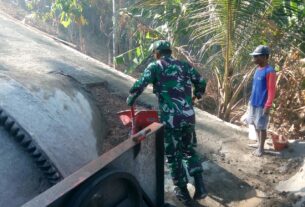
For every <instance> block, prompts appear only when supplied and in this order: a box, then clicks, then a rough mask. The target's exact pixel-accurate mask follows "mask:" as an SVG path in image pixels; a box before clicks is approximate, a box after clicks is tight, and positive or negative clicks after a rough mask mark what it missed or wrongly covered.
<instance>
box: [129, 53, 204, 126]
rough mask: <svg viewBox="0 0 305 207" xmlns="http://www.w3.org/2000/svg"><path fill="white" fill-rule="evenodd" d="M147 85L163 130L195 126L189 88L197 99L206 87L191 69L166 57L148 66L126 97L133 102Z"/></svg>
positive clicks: (198, 75) (189, 66)
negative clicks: (155, 101) (152, 95)
mask: <svg viewBox="0 0 305 207" xmlns="http://www.w3.org/2000/svg"><path fill="white" fill-rule="evenodd" d="M150 83H151V84H153V88H154V90H153V91H154V93H155V94H156V95H157V97H158V100H159V110H160V119H161V120H160V121H161V122H162V123H163V124H165V125H166V127H170V128H176V127H182V126H185V125H189V124H195V112H194V109H193V105H192V84H193V85H194V90H193V94H194V95H195V96H197V97H198V96H200V95H202V94H203V93H204V92H205V87H206V82H205V80H204V79H203V78H202V77H201V75H200V74H199V73H198V72H197V71H196V70H195V68H193V67H192V66H191V65H189V64H188V63H186V62H182V61H178V60H175V59H174V58H172V57H170V56H168V57H162V58H161V59H160V60H157V61H155V62H153V63H151V64H149V65H148V67H147V68H146V69H145V70H144V73H143V74H142V75H141V77H140V78H139V79H138V80H137V81H136V82H135V84H134V85H133V86H132V88H131V89H130V94H132V95H133V97H134V99H136V98H137V97H138V96H139V95H140V94H141V93H142V92H143V90H144V88H145V87H146V86H147V85H148V84H150Z"/></svg>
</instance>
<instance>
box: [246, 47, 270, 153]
mask: <svg viewBox="0 0 305 207" xmlns="http://www.w3.org/2000/svg"><path fill="white" fill-rule="evenodd" d="M269 54H270V50H269V48H268V47H267V46H264V45H260V46H258V47H257V48H256V49H255V50H254V52H253V53H250V55H252V57H253V62H254V63H255V64H257V69H256V71H255V74H254V77H253V84H252V93H251V97H250V102H249V117H248V123H249V124H254V126H255V129H256V132H257V134H258V137H259V140H258V141H259V146H258V148H257V150H255V151H254V152H253V155H255V156H258V157H261V156H262V155H263V154H264V144H265V140H266V138H267V126H268V122H269V113H270V109H271V106H272V102H273V100H274V97H275V88H276V74H275V70H274V69H273V67H272V66H270V65H269V64H268V59H269Z"/></svg>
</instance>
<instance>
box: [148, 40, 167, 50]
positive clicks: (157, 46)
mask: <svg viewBox="0 0 305 207" xmlns="http://www.w3.org/2000/svg"><path fill="white" fill-rule="evenodd" d="M149 49H150V50H151V51H153V50H159V51H161V50H170V49H171V43H170V42H169V41H166V40H158V41H155V42H154V43H153V44H152V45H151V46H150V48H149Z"/></svg>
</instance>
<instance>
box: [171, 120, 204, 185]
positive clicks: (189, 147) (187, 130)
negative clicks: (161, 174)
mask: <svg viewBox="0 0 305 207" xmlns="http://www.w3.org/2000/svg"><path fill="white" fill-rule="evenodd" d="M195 147H196V134H195V128H194V125H190V126H185V127H181V128H167V127H165V155H166V158H167V164H168V167H169V169H170V173H171V176H172V179H173V182H174V185H176V186H178V187H184V186H186V184H187V183H188V179H187V175H186V169H187V170H188V173H189V175H190V176H194V175H195V174H196V173H201V172H202V166H201V160H200V159H199V157H198V155H197V153H196V151H195V149H194V148H195ZM183 163H185V165H184V164H183ZM184 166H186V169H185V167H184Z"/></svg>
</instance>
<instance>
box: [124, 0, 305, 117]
mask: <svg viewBox="0 0 305 207" xmlns="http://www.w3.org/2000/svg"><path fill="white" fill-rule="evenodd" d="M126 11H127V13H128V14H129V16H130V17H131V19H133V20H137V21H136V22H141V24H144V25H145V27H144V28H145V29H142V30H141V28H138V27H137V32H144V33H145V32H146V29H147V28H149V29H150V31H156V32H157V33H158V34H159V38H160V39H168V40H170V41H171V42H172V43H173V45H174V50H175V51H176V53H182V54H183V55H184V57H186V58H187V59H188V60H194V59H195V62H197V63H201V64H203V65H204V66H205V67H206V68H210V69H212V70H213V72H214V74H215V77H216V79H217V82H218V93H219V97H220V99H219V105H220V110H219V116H220V117H222V118H223V119H226V120H228V118H229V115H230V113H231V110H232V108H233V107H234V106H235V104H236V102H237V101H238V97H239V95H240V93H241V91H242V89H243V88H244V86H245V85H246V84H248V81H249V80H250V78H251V74H252V72H253V69H252V70H250V68H251V65H250V64H251V57H250V56H249V52H251V51H252V50H253V49H254V48H255V47H256V46H257V45H259V44H268V45H270V46H271V48H272V49H274V50H273V51H276V52H279V53H281V52H280V51H281V50H283V49H284V50H287V51H289V50H291V49H292V48H300V45H302V44H303V42H304V35H303V33H302V32H303V31H304V28H305V26H304V22H305V21H304V12H305V11H304V1H300V0H292V1H288V0H261V1H252V0H243V1H239V0H212V1H211V0H179V1H177V0H170V1H165V0H145V1H144V0H142V1H138V2H137V3H135V4H134V5H133V6H132V7H130V8H128V9H126ZM136 25H137V26H138V25H139V24H138V23H137V24H136ZM148 42H149V43H151V42H152V41H151V40H149V39H145V40H143V41H141V42H138V44H137V47H139V46H142V48H145V47H146V46H147V45H148ZM187 43H188V46H186V44H187ZM187 51H191V52H187ZM144 56H145V55H144ZM133 68H136V67H133ZM279 68H280V66H279Z"/></svg>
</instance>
